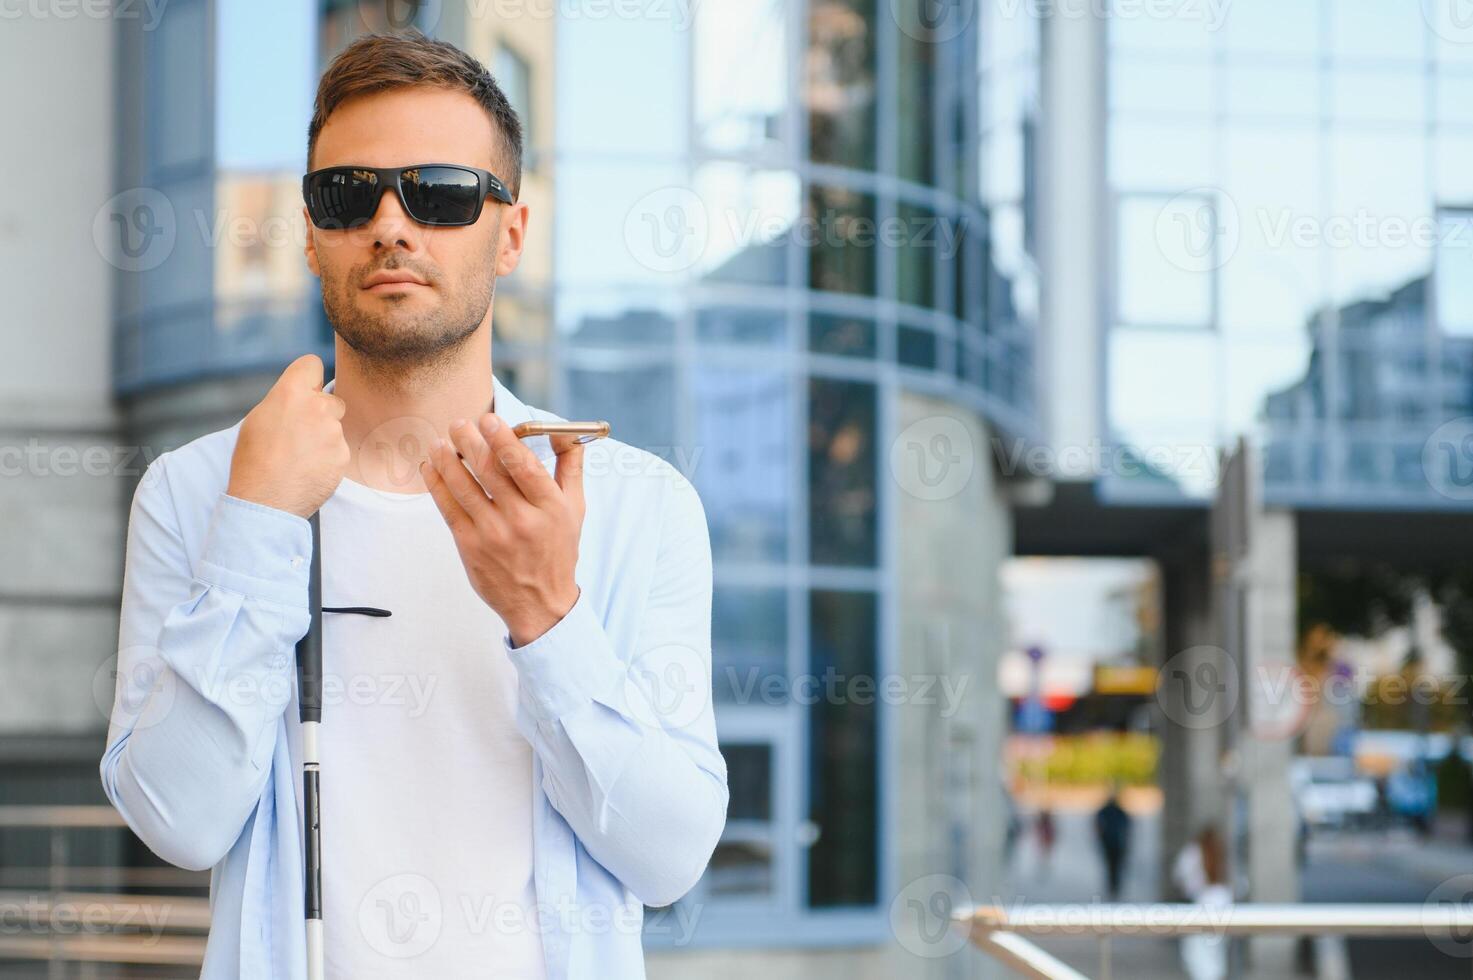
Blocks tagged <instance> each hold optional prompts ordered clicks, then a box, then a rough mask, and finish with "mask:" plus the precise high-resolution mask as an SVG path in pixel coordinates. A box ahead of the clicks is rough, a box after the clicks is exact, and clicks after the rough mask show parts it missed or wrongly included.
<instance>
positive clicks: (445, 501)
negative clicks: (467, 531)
mask: <svg viewBox="0 0 1473 980" xmlns="http://www.w3.org/2000/svg"><path fill="white" fill-rule="evenodd" d="M433 456H434V454H433V453H431V454H430V457H427V458H426V459H425V461H424V462H423V463H421V464H420V467H419V472H420V475H422V476H423V477H424V481H425V488H426V489H428V490H429V491H430V496H431V497H433V498H434V500H435V506H436V507H438V508H440V516H441V517H443V518H445V526H446V527H448V528H450V530H451V532H452V533H454V532H455V531H456V530H457V529H458V528H461V527H470V526H471V525H472V524H473V523H474V522H473V521H472V520H471V518H470V515H469V514H467V513H466V512H465V508H463V507H461V506H460V504H459V503H458V502H457V501H456V499H455V496H454V495H453V494H452V493H451V492H450V488H449V487H448V486H446V485H445V480H444V478H443V477H441V476H440V471H439V470H438V469H437V468H436V467H435V461H434V458H433Z"/></svg>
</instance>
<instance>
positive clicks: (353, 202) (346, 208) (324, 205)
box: [307, 167, 379, 228]
mask: <svg viewBox="0 0 1473 980" xmlns="http://www.w3.org/2000/svg"><path fill="white" fill-rule="evenodd" d="M378 197H379V186H378V175H377V174H375V173H373V172H372V171H368V170H353V169H350V168H347V167H344V168H342V169H340V170H326V171H323V172H322V173H319V174H315V175H313V177H312V179H311V180H310V181H309V183H308V186H307V211H308V213H309V214H311V216H312V222H313V223H314V224H316V225H317V227H319V228H355V227H357V226H359V225H362V224H364V223H365V222H367V221H368V220H369V219H370V218H372V217H373V212H374V211H375V209H376V208H377V206H378Z"/></svg>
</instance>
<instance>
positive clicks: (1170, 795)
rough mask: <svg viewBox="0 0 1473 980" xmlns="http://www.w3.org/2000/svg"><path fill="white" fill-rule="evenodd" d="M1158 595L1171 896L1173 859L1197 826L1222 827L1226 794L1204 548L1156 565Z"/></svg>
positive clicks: (1164, 865)
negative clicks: (1217, 824) (1209, 680)
mask: <svg viewBox="0 0 1473 980" xmlns="http://www.w3.org/2000/svg"><path fill="white" fill-rule="evenodd" d="M1158 560H1159V561H1160V563H1161V579H1162V584H1163V592H1164V598H1165V602H1164V607H1165V609H1164V616H1163V626H1164V630H1165V634H1166V635H1165V641H1166V643H1165V649H1164V650H1163V653H1162V656H1163V662H1162V664H1161V666H1160V670H1161V674H1160V677H1159V680H1158V684H1157V688H1156V691H1157V704H1158V720H1159V724H1160V727H1159V731H1160V732H1161V763H1160V767H1159V779H1160V783H1161V790H1162V793H1163V795H1164V805H1163V806H1162V811H1161V869H1160V872H1161V881H1160V887H1161V894H1162V895H1163V896H1173V895H1175V897H1177V898H1181V897H1183V896H1180V895H1177V894H1176V892H1175V886H1174V885H1173V884H1172V882H1171V866H1172V862H1174V861H1175V860H1176V855H1177V854H1178V853H1179V852H1180V851H1181V849H1182V847H1183V846H1184V845H1186V843H1187V842H1188V841H1190V840H1192V839H1193V838H1194V837H1195V836H1196V835H1197V833H1198V831H1200V830H1201V829H1202V828H1203V827H1205V826H1206V825H1207V824H1209V823H1213V822H1218V821H1220V820H1221V817H1222V815H1223V813H1224V812H1225V810H1226V808H1227V798H1228V794H1227V792H1226V789H1225V787H1224V784H1223V773H1222V755H1223V750H1224V748H1225V744H1226V739H1225V730H1224V725H1223V723H1224V722H1225V720H1226V713H1227V712H1228V711H1229V710H1230V709H1231V704H1230V703H1229V701H1230V698H1218V697H1215V696H1214V694H1215V692H1213V691H1211V690H1209V689H1208V687H1209V686H1210V685H1204V684H1203V682H1202V680H1201V679H1202V678H1203V677H1204V676H1206V677H1208V678H1211V677H1214V676H1218V675H1220V674H1221V672H1222V671H1223V670H1224V669H1225V667H1224V665H1225V661H1226V658H1225V656H1224V655H1223V653H1222V650H1221V648H1220V647H1218V646H1217V645H1216V644H1217V640H1218V636H1217V628H1216V621H1215V619H1214V607H1213V603H1212V583H1211V569H1210V561H1209V558H1208V553H1207V551H1206V549H1205V548H1193V549H1189V550H1187V551H1184V552H1180V553H1177V554H1174V555H1171V556H1169V557H1162V558H1159V559H1158Z"/></svg>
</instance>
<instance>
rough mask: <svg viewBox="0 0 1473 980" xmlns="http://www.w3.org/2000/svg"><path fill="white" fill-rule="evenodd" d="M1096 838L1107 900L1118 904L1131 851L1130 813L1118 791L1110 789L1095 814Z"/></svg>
mask: <svg viewBox="0 0 1473 980" xmlns="http://www.w3.org/2000/svg"><path fill="white" fill-rule="evenodd" d="M1095 839H1096V840H1098V841H1099V844H1100V856H1101V857H1103V858H1104V860H1105V894H1106V895H1107V896H1108V898H1109V900H1110V901H1112V902H1117V901H1119V900H1120V881H1121V877H1122V876H1123V874H1124V872H1125V857H1126V854H1127V853H1128V852H1129V850H1130V814H1128V813H1126V812H1125V808H1124V807H1123V806H1121V805H1120V791H1119V790H1118V789H1116V788H1115V787H1113V786H1112V787H1110V796H1109V798H1108V799H1107V800H1105V805H1104V806H1102V807H1100V808H1099V810H1097V811H1096V812H1095Z"/></svg>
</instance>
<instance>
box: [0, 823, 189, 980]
mask: <svg viewBox="0 0 1473 980" xmlns="http://www.w3.org/2000/svg"><path fill="white" fill-rule="evenodd" d="M125 826H126V825H125V824H124V822H123V818H122V817H121V816H120V815H119V814H118V812H117V811H116V810H114V809H113V808H112V807H110V806H0V831H5V830H43V831H46V833H47V840H48V846H47V854H48V858H49V863H48V864H47V865H46V866H44V867H22V868H4V869H0V914H3V916H4V924H5V926H6V928H4V929H0V960H34V961H42V962H45V963H46V964H47V975H48V977H51V978H53V980H56V978H60V977H62V976H64V975H65V970H66V968H67V964H79V965H80V972H81V974H82V975H83V976H90V975H92V974H93V973H94V972H95V969H96V966H97V965H100V964H121V963H128V964H137V965H144V966H166V967H167V966H175V967H181V968H185V969H194V970H198V968H199V965H200V963H201V962H202V961H203V960H204V951H205V936H206V935H207V934H208V932H209V929H210V908H209V900H208V899H207V898H193V897H189V896H185V895H167V896H151V895H130V894H123V893H120V892H118V891H117V889H122V888H134V887H138V888H162V889H171V890H178V891H184V890H188V889H191V888H192V889H202V888H204V887H207V886H208V882H209V878H208V875H205V874H202V873H200V872H194V871H182V870H179V869H177V868H119V867H106V866H104V867H85V866H83V867H78V866H74V865H72V864H71V863H70V853H69V839H70V836H71V834H72V833H73V832H75V831H77V830H92V831H98V832H116V831H118V830H120V829H122V828H124V827H125ZM86 888H99V889H104V890H102V891H84V890H82V889H86ZM181 975H183V974H181Z"/></svg>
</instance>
